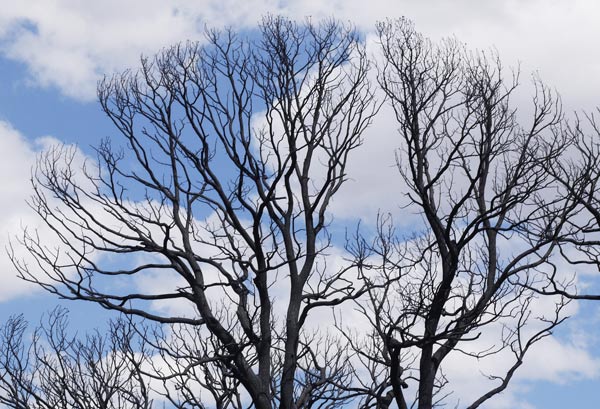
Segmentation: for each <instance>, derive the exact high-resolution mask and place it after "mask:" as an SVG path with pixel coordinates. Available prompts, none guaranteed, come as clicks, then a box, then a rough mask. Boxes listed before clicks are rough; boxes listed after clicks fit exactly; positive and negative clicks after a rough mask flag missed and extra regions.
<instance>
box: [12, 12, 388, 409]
mask: <svg viewBox="0 0 600 409" xmlns="http://www.w3.org/2000/svg"><path fill="white" fill-rule="evenodd" d="M259 31H260V33H259V35H258V36H256V37H249V38H244V37H243V36H241V35H239V34H236V33H234V32H233V31H223V32H216V31H210V32H208V33H207V35H206V38H205V42H203V43H188V44H181V45H177V46H174V47H171V48H167V49H165V50H163V51H162V52H161V53H159V54H158V55H157V56H156V57H154V58H145V59H143V61H142V67H141V69H140V70H137V71H128V72H125V73H123V74H121V75H117V76H115V77H113V78H108V79H105V80H104V81H102V83H101V84H100V85H99V90H98V95H99V100H100V104H101V106H102V109H103V110H104V112H105V113H106V115H107V116H108V118H109V119H110V120H111V121H112V122H113V123H114V125H115V126H116V128H117V129H118V131H119V134H120V135H119V138H120V140H121V141H123V142H125V143H124V145H125V146H124V148H118V147H113V143H112V142H110V141H108V140H106V141H103V142H102V143H101V144H100V145H99V146H98V147H97V148H96V152H97V157H98V158H97V159H98V165H97V167H96V166H94V165H92V164H90V163H88V164H87V165H86V166H85V167H84V169H83V173H78V172H77V170H76V167H75V166H74V165H73V163H72V161H73V153H72V152H70V151H69V150H68V149H66V148H65V149H61V148H57V149H54V150H52V151H51V152H48V153H46V154H45V155H44V156H42V157H41V158H40V160H39V162H38V166H37V169H36V171H35V175H34V190H35V194H34V196H33V199H32V201H31V206H32V207H33V208H34V209H35V210H36V211H37V213H38V214H39V215H40V217H41V218H42V219H43V220H44V221H45V223H46V224H47V226H48V227H49V228H50V229H51V230H52V231H54V232H55V233H56V242H55V243H45V242H41V241H40V239H39V237H37V236H36V234H35V233H32V232H28V231H26V232H25V233H24V235H23V237H22V238H21V242H22V243H23V244H24V245H25V247H27V249H28V250H29V251H30V252H31V254H33V255H34V257H35V258H36V260H37V261H38V265H36V266H35V268H33V266H30V265H26V264H24V263H21V262H20V260H17V259H14V262H15V265H16V266H17V268H18V270H19V272H20V274H21V275H22V276H23V278H25V279H26V280H29V281H33V282H36V283H38V284H40V285H41V286H43V287H44V288H45V289H46V290H48V291H50V292H53V293H56V294H59V295H60V296H62V297H64V298H67V299H77V300H87V301H90V302H94V303H97V304H99V305H101V306H102V307H104V308H107V309H110V310H115V311H119V312H122V313H124V314H130V315H131V314H132V315H136V316H139V317H143V318H145V319H147V320H151V321H155V322H158V323H163V324H179V325H190V326H192V327H196V328H197V330H198V331H200V329H201V331H203V332H202V333H203V334H204V335H205V336H207V337H210V340H211V342H210V343H209V344H206V347H207V348H209V349H210V351H208V352H207V354H208V355H210V356H213V357H218V363H215V365H217V366H216V367H217V368H219V370H221V371H222V373H223V374H225V375H223V376H226V377H230V378H231V377H233V378H234V379H236V380H238V381H239V382H234V383H230V384H229V385H230V387H231V388H234V389H235V388H238V387H241V388H243V391H242V390H234V391H231V396H233V395H236V394H238V395H242V396H249V397H250V399H251V400H252V402H253V404H254V406H255V407H256V408H258V409H266V408H271V407H273V406H275V405H278V406H279V407H281V408H283V409H290V408H295V407H310V406H311V404H312V403H314V402H318V404H319V406H323V405H326V402H327V400H328V399H330V398H331V405H337V404H339V402H340V400H341V399H342V397H341V396H337V394H336V393H333V394H332V393H330V392H331V391H332V390H331V384H332V383H335V382H336V381H337V380H338V378H339V377H344V376H347V375H348V372H347V371H346V372H345V371H344V370H340V368H337V367H335V366H333V367H332V366H329V367H328V366H326V364H327V365H329V364H330V363H331V362H334V361H336V362H337V363H336V365H337V364H339V365H341V364H343V363H344V360H342V359H339V358H335V359H334V358H333V357H329V355H328V353H327V352H326V351H324V350H323V351H321V350H317V349H316V346H315V345H313V344H312V343H311V339H310V337H311V335H310V334H309V333H305V332H304V331H303V327H304V325H305V323H306V321H307V318H308V317H309V315H311V314H313V310H315V309H317V308H318V307H321V308H328V307H330V306H332V305H336V304H339V303H341V302H343V301H345V300H347V299H349V298H352V297H354V296H355V293H356V292H357V289H356V288H354V285H353V284H351V283H352V278H351V277H350V276H349V275H350V274H354V272H353V270H352V269H351V267H348V268H346V269H343V270H341V271H335V272H331V271H329V270H327V271H326V270H324V266H325V265H326V262H325V261H324V260H325V257H326V255H325V251H326V249H327V248H328V247H329V246H330V238H329V233H328V231H327V227H328V224H329V223H330V216H329V215H328V213H327V210H328V206H329V204H330V202H331V200H332V197H333V196H334V195H335V194H336V192H337V191H338V189H339V188H340V186H341V185H342V184H343V183H344V181H345V180H346V177H347V176H346V172H345V169H346V163H347V161H348V159H349V157H350V156H351V154H352V151H353V150H354V149H355V148H356V147H358V146H359V145H360V144H361V135H362V133H363V131H364V130H365V128H366V127H367V126H368V124H369V123H370V121H371V118H372V117H373V115H374V114H375V111H376V108H377V106H376V105H375V102H374V98H373V90H372V86H371V84H370V83H369V81H368V78H367V72H368V69H369V62H368V59H367V57H366V55H365V49H364V45H363V43H362V40H361V39H360V37H359V35H358V34H357V33H356V32H354V30H353V29H352V28H351V27H346V26H344V25H342V24H340V23H338V22H335V21H327V22H323V23H320V24H313V23H311V22H306V23H305V24H297V23H294V22H292V21H289V20H286V19H284V18H279V17H267V18H265V19H264V20H263V22H262V24H261V25H260V30H259ZM130 159H133V162H134V164H132V162H131V161H129V160H130ZM40 272H42V274H40ZM346 276H348V278H347V279H346ZM315 277H318V281H319V282H318V284H316V285H312V284H311V285H310V286H309V285H308V283H309V282H314V281H315ZM151 278H158V279H159V280H160V282H161V286H160V289H158V290H156V289H147V288H144V283H145V282H146V280H150V279H151ZM349 283H350V284H349ZM174 305H176V306H178V307H177V308H180V307H181V308H184V307H187V308H188V310H187V312H185V313H173V312H172V311H173V309H170V308H171V307H170V306H174ZM181 308H180V309H179V310H181ZM165 311H166V312H165ZM199 359H204V356H202V357H199ZM205 386H206V387H209V388H210V385H208V384H207V385H205ZM220 387H221V386H220ZM213 392H215V393H217V394H219V393H221V392H219V391H213ZM334 392H335V391H334ZM246 404H247V402H246Z"/></svg>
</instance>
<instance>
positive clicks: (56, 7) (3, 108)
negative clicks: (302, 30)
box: [0, 0, 600, 409]
mask: <svg viewBox="0 0 600 409" xmlns="http://www.w3.org/2000/svg"><path fill="white" fill-rule="evenodd" d="M13 3H17V4H13ZM363 4H364V2H362V1H359V0H347V1H343V0H339V1H331V2H319V1H312V0H298V1H293V2H292V1H290V2H285V1H275V0H273V1H260V0H249V1H244V2H241V1H238V0H222V1H213V0H205V1H202V2H200V1H184V0H168V1H163V0H125V1H123V0H120V1H117V0H106V1H102V2H89V1H69V0H54V1H46V0H21V1H19V2H11V1H8V0H0V6H2V14H1V15H0V155H2V156H3V159H2V163H1V164H0V171H1V172H0V189H3V191H2V193H0V245H1V246H2V247H4V246H6V245H7V238H8V237H12V236H14V235H15V234H18V229H19V226H21V225H28V226H34V225H36V223H37V221H36V219H35V218H34V217H33V216H32V214H31V212H29V211H28V210H27V208H26V205H25V203H24V201H25V199H26V198H27V196H28V194H29V192H30V185H29V182H28V179H29V176H30V169H31V166H32V165H33V163H34V160H35V155H36V153H37V152H39V151H40V150H42V149H44V147H45V146H48V144H51V143H57V142H62V143H66V144H76V145H77V146H78V147H79V149H80V150H81V154H82V155H90V154H92V150H91V148H90V146H93V145H95V144H97V143H98V142H99V141H100V139H101V138H103V137H106V136H111V135H112V136H114V135H116V132H115V130H114V129H113V128H112V126H111V124H110V123H109V121H108V120H107V119H106V118H105V116H104V115H103V113H102V112H101V110H100V108H99V105H98V104H97V103H96V101H95V86H96V82H97V81H98V79H100V78H101V77H102V75H104V74H110V73H113V72H118V71H121V70H123V69H126V68H128V67H135V65H136V64H137V60H138V58H139V55H140V54H142V53H143V54H152V53H153V52H155V51H157V50H159V49H160V48H161V47H164V46H166V45H169V44H173V43H175V42H177V41H182V40H187V39H192V40H193V39H199V38H200V37H201V33H202V31H203V27H204V25H205V24H207V25H209V26H223V25H232V26H234V27H239V28H244V29H248V28H250V29H251V28H252V26H253V25H254V24H255V23H256V21H258V20H259V18H260V16H261V15H262V14H264V13H267V12H272V13H282V14H285V15H288V16H290V17H293V18H299V19H302V18H304V17H305V16H312V18H320V17H328V16H335V17H337V18H339V19H342V20H350V21H353V22H354V23H355V24H356V25H357V27H358V28H359V29H360V30H362V31H364V33H365V34H366V35H367V36H368V34H369V33H370V32H371V31H372V30H373V25H374V22H375V21H376V20H377V19H381V18H386V17H390V18H394V17H399V16H402V15H405V16H407V17H408V18H411V19H413V20H414V21H415V22H416V25H417V29H418V30H420V31H422V32H424V33H425V34H426V35H428V36H431V37H432V38H434V39H435V38H441V37H443V36H448V35H455V36H456V37H457V38H458V39H459V40H462V41H464V42H466V43H467V44H468V45H469V46H470V47H472V48H480V49H487V48H490V47H495V48H496V49H497V50H498V52H499V54H500V56H501V57H502V58H503V61H504V62H505V63H506V65H516V64H520V67H521V72H522V80H523V82H524V83H526V82H527V80H528V76H529V74H530V73H531V72H534V71H536V72H539V75H540V76H541V78H542V79H543V80H544V81H545V82H546V83H548V84H549V85H550V86H551V87H554V88H556V89H557V90H558V91H559V92H560V94H561V95H562V98H563V102H564V107H565V110H566V111H568V112H569V111H572V110H575V109H585V110H588V111H589V110H591V109H593V108H594V107H595V106H596V105H600V99H598V97H597V95H598V94H599V92H600V52H599V51H598V49H597V40H598V38H600V26H599V25H598V24H597V21H598V19H599V18H600V5H596V2H593V1H591V0H587V1H585V0H574V1H566V0H563V1H558V0H530V1H525V0H509V1H503V2H500V1H496V2H493V1H481V0H456V1H443V0H429V1H407V0H397V1H394V2H386V1H379V0H372V1H369V2H368V5H369V7H368V8H367V7H365V6H364V5H363ZM526 90H527V88H526V87H525V95H526V94H527V91H526ZM525 100H526V99H525V96H523V99H522V101H521V100H519V101H518V103H523V104H524V101H525ZM526 109H527V107H526V106H525V105H524V106H523V110H526ZM383 116H384V117H383V118H381V119H378V120H377V122H376V123H375V124H374V126H373V129H372V130H371V131H370V132H371V133H372V134H377V133H385V132H390V131H392V130H393V129H394V127H393V125H392V122H391V121H386V118H385V110H384V112H383ZM393 147H394V146H393V145H390V142H389V141H386V140H381V139H377V138H373V142H370V143H369V144H367V145H366V146H365V147H364V149H362V151H361V152H360V153H358V156H359V158H357V159H356V161H357V162H358V163H362V164H364V163H366V161H368V160H369V159H368V158H371V157H380V156H379V155H382V154H384V153H389V152H392V151H393ZM360 158H362V160H361V159H360ZM370 163H372V162H370ZM392 164H393V156H389V157H388V160H387V162H386V161H385V160H381V161H379V163H372V165H370V166H364V165H362V166H359V167H357V168H356V169H355V173H354V178H355V179H356V180H357V181H358V182H359V183H360V181H361V180H363V181H364V180H371V181H373V180H376V182H375V183H370V184H369V187H368V188H369V189H370V191H369V192H368V194H364V195H363V196H365V197H366V196H368V197H369V198H370V200H369V201H368V202H367V201H364V202H361V201H360V200H353V201H350V202H352V207H348V206H343V205H338V207H337V208H336V209H335V211H336V212H337V213H338V214H340V215H342V216H343V215H344V214H346V215H347V214H351V213H352V214H359V215H365V217H367V215H369V214H373V213H374V212H375V211H376V210H377V209H376V208H375V207H374V206H380V207H384V208H385V207H386V206H392V207H393V206H394V205H393V204H392V203H389V202H388V201H386V200H387V198H388V197H389V196H390V195H389V191H388V190H387V189H386V188H385V186H387V185H388V181H389V180H388V179H387V178H388V177H392V176H388V175H389V169H390V168H391V167H392V166H391V165H392ZM346 194H348V195H351V194H352V192H351V191H349V192H346ZM340 202H341V203H347V202H345V201H343V200H342V201H340ZM0 275H1V277H2V278H1V282H2V285H1V286H0V321H4V320H5V319H6V318H7V317H8V316H9V315H11V314H15V313H20V312H23V313H24V314H25V315H26V317H27V318H28V319H30V320H31V321H37V320H38V319H39V316H40V315H41V314H42V312H44V311H45V310H47V309H48V308H52V307H53V306H54V305H56V304H57V303H59V300H57V299H56V298H55V297H53V296H51V295H48V294H45V293H43V292H41V291H40V290H39V289H37V288H35V287H31V286H28V285H25V284H23V283H22V282H21V281H19V280H18V279H16V278H15V277H14V275H15V272H14V269H13V268H12V267H11V264H10V262H9V261H8V258H7V257H6V256H5V255H4V254H0ZM589 279H593V277H592V278H589ZM66 305H67V306H69V307H70V308H71V310H72V314H71V318H72V323H73V326H74V327H75V328H77V329H80V330H82V331H83V330H84V329H85V328H90V327H94V326H95V325H96V324H97V323H99V322H103V320H105V318H106V317H107V316H108V314H107V313H106V312H104V311H99V309H98V307H94V306H89V305H86V304H85V303H67V304H66ZM598 339H600V304H598V305H592V304H588V305H582V304H580V305H578V308H577V309H576V310H575V314H574V317H573V319H572V320H571V321H570V322H568V323H567V325H565V326H564V327H563V328H561V329H559V330H558V331H557V334H556V337H555V338H554V340H552V342H547V343H544V344H543V345H540V352H539V354H538V355H535V356H534V357H533V358H532V360H531V363H529V364H527V365H526V366H525V367H524V368H523V371H522V372H523V374H522V375H521V376H519V377H517V379H516V380H515V382H514V384H513V385H512V388H509V390H508V391H507V392H505V393H504V394H503V396H502V397H501V398H500V399H498V400H497V402H496V403H494V404H490V406H489V407H490V408H493V407H499V408H501V407H513V408H523V409H526V408H549V409H553V408H563V407H589V406H588V405H591V404H592V403H591V402H594V401H595V396H596V395H597V388H598V386H599V385H600V342H599V341H598ZM461 379H462V378H461ZM464 380H465V381H468V378H464ZM458 389H459V390H460V389H461V388H458ZM459 393H460V392H459Z"/></svg>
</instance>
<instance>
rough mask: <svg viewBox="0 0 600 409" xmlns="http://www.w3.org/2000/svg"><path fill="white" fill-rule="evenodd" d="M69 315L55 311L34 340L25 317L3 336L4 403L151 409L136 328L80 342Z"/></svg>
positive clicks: (0, 382) (54, 408) (0, 388)
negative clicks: (135, 351) (134, 341)
mask: <svg viewBox="0 0 600 409" xmlns="http://www.w3.org/2000/svg"><path fill="white" fill-rule="evenodd" d="M67 326H68V320H67V315H66V311H65V310H63V309H55V310H54V311H52V312H51V313H49V315H48V317H47V321H46V322H44V323H42V324H40V326H38V327H37V328H36V329H35V331H34V332H33V333H32V334H29V333H28V332H27V331H26V330H27V322H26V321H25V320H24V319H23V317H22V316H18V317H14V318H11V319H10V320H9V321H8V322H7V323H6V324H5V325H4V326H3V327H2V330H1V331H2V332H1V333H0V342H1V344H2V349H1V354H0V403H2V404H4V405H6V406H7V407H10V408H15V409H25V408H27V409H29V408H31V409H34V408H35V409H58V408H60V409H70V408H82V409H83V408H85V409H109V408H132V409H149V408H151V407H152V400H151V399H150V396H149V385H148V382H147V379H145V378H144V377H143V376H142V373H141V372H140V371H138V370H137V368H138V367H139V365H141V363H142V362H141V361H142V360H143V359H146V357H145V356H144V355H143V354H141V355H140V354H133V353H132V350H131V349H130V346H131V340H132V338H133V337H134V336H135V331H134V330H133V327H132V326H131V325H129V323H128V322H127V321H126V320H117V321H114V322H112V323H111V324H110V327H109V331H108V335H102V334H100V333H99V332H96V333H93V334H91V335H88V336H87V337H86V338H85V339H83V340H79V339H77V338H76V337H75V336H72V335H69V330H68V328H67Z"/></svg>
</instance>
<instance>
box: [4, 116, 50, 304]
mask: <svg viewBox="0 0 600 409" xmlns="http://www.w3.org/2000/svg"><path fill="white" fill-rule="evenodd" d="M47 143H51V140H50V139H43V140H39V141H38V143H37V144H31V143H28V142H27V141H26V140H25V139H24V138H23V136H21V135H20V134H19V132H17V131H16V130H15V129H13V128H12V127H11V126H10V125H9V124H8V123H6V122H0V152H2V155H3V157H2V160H1V161H0V186H2V188H1V192H2V193H1V194H0V209H2V212H0V249H1V253H0V277H1V280H2V286H0V302H1V301H6V300H8V299H11V298H16V297H18V296H20V295H23V294H26V293H29V292H31V291H34V290H35V289H36V287H34V286H32V285H30V284H28V283H26V282H25V281H23V280H21V279H19V278H18V277H17V275H16V271H15V268H14V267H13V265H12V263H11V262H10V259H9V258H8V255H7V253H6V251H5V249H6V248H7V247H8V246H9V240H12V241H14V240H15V237H14V236H15V234H17V232H18V231H20V229H21V228H22V227H23V226H26V225H27V226H31V227H32V228H35V227H36V226H37V225H38V224H39V222H38V220H37V217H36V215H35V214H34V212H33V211H32V210H31V209H30V208H29V207H28V206H27V204H26V202H25V201H26V199H28V198H29V196H30V194H31V184H30V183H29V178H30V175H31V167H32V166H33V164H34V160H35V157H36V152H37V151H38V150H39V149H40V148H42V147H43V146H44V145H46V144H47ZM17 251H18V250H17Z"/></svg>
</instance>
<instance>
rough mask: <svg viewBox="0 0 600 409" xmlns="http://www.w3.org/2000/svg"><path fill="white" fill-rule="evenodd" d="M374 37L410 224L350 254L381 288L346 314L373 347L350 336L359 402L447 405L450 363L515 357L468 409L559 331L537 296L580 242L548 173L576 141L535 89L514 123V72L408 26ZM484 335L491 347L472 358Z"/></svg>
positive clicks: (571, 201) (385, 225)
mask: <svg viewBox="0 0 600 409" xmlns="http://www.w3.org/2000/svg"><path fill="white" fill-rule="evenodd" d="M377 28H378V34H379V40H380V45H381V51H382V57H381V61H380V63H379V84H380V86H381V88H382V90H383V91H384V92H385V93H386V95H387V98H388V101H389V103H390V104H391V106H392V108H393V112H394V113H395V118H396V122H397V127H398V128H397V129H398V133H397V137H398V138H399V142H398V145H399V149H398V152H397V167H398V170H399V174H400V177H401V178H400V181H399V182H398V183H402V186H403V187H404V188H405V191H406V198H405V200H403V201H402V204H403V209H404V212H405V213H406V214H407V215H409V214H416V215H419V217H417V218H415V219H414V220H413V221H412V223H411V227H410V228H409V230H410V231H411V232H412V233H407V232H406V230H404V232H403V234H401V235H399V234H398V233H396V232H394V229H393V227H392V226H391V222H390V221H389V220H387V219H386V218H385V217H382V218H380V223H379V229H378V230H379V234H378V236H377V237H376V238H375V239H374V240H373V241H368V240H366V239H357V240H355V243H350V244H349V249H350V251H351V252H353V253H354V254H355V255H356V257H357V259H360V260H367V262H368V264H369V267H370V269H371V271H377V273H373V274H370V275H368V276H365V278H364V279H363V280H364V281H365V282H366V283H367V284H368V285H369V286H371V287H373V284H374V283H389V285H386V286H384V287H381V288H377V289H375V290H370V291H369V292H368V296H367V297H366V299H361V300H360V301H357V303H356V305H357V308H358V309H360V310H361V311H362V312H363V315H364V317H365V319H366V321H367V322H369V325H370V327H371V332H370V334H368V336H370V337H372V338H373V339H375V340H377V341H378V342H379V345H380V347H379V348H373V347H369V345H368V344H365V341H364V339H361V338H360V337H355V336H351V335H349V336H348V339H349V341H350V342H351V343H352V345H353V346H354V349H355V350H356V351H357V353H358V354H359V355H362V362H363V366H364V367H365V370H366V371H367V372H368V373H370V374H371V379H368V378H365V379H366V382H365V383H364V384H363V385H362V386H361V388H362V390H363V392H364V394H365V395H364V396H365V398H364V399H363V402H364V403H365V406H368V407H387V406H388V405H389V404H390V403H391V401H390V399H389V398H390V397H393V398H394V399H395V401H396V404H397V406H398V407H400V408H406V407H408V406H414V407H418V408H419V409H431V408H432V407H435V406H437V404H438V403H441V402H442V401H443V400H444V398H445V397H446V396H447V395H448V393H449V392H451V389H452V388H451V382H450V385H449V384H448V383H449V380H448V379H447V378H446V377H445V376H444V373H443V372H441V371H442V370H443V362H444V360H445V359H446V358H447V357H448V356H449V355H451V354H462V356H464V357H465V358H464V359H465V360H468V359H469V357H471V358H484V357H486V356H488V355H491V354H504V355H503V356H506V357H507V358H510V357H511V356H512V359H513V363H512V365H509V366H508V367H507V369H506V372H505V373H502V374H497V373H496V374H487V376H488V377H489V379H490V380H492V381H495V382H496V383H495V385H493V386H492V388H491V390H489V391H488V392H487V393H485V394H483V396H481V397H480V398H478V399H475V400H474V402H472V404H470V405H468V406H467V405H465V407H469V408H476V407H479V406H480V405H481V404H482V403H483V402H485V401H486V400H488V399H489V398H491V397H492V396H494V395H495V394H497V393H499V392H501V391H502V390H504V389H505V388H506V387H507V385H508V383H509V381H510V380H511V378H512V376H513V374H514V373H515V371H516V369H517V368H518V367H519V366H520V365H521V364H522V363H523V359H524V356H525V354H526V353H527V352H528V351H529V350H530V348H531V347H532V345H533V344H535V343H536V342H538V341H539V340H541V339H543V338H544V337H546V336H548V335H550V334H551V333H552V330H553V329H554V328H555V327H556V326H557V325H559V324H560V323H561V322H562V321H563V320H564V319H565V314H564V313H562V311H563V309H564V307H565V305H566V304H567V303H568V300H569V299H568V297H565V295H566V294H564V293H562V292H558V291H554V292H551V291H544V289H546V290H547V289H548V288H553V286H554V285H555V284H557V283H560V282H561V280H562V279H564V277H565V276H566V275H570V274H571V272H566V271H561V269H560V268H558V267H557V264H558V260H557V258H561V253H562V251H561V249H562V248H563V246H565V245H568V244H569V243H572V240H574V239H575V238H576V237H577V235H578V234H580V233H581V228H580V227H579V226H577V225H576V224H575V223H574V220H575V219H576V217H577V212H578V208H579V207H580V206H581V204H580V203H579V202H581V200H580V199H578V198H577V197H576V196H574V195H573V194H569V193H568V192H567V194H564V193H565V192H566V191H565V189H558V184H557V181H556V178H555V177H553V176H552V175H551V174H550V173H549V172H548V163H551V162H556V161H560V160H562V159H563V158H564V156H565V154H566V152H567V150H568V149H567V148H568V147H569V146H571V144H572V143H573V139H572V138H571V137H570V136H569V135H568V133H566V132H565V129H564V120H563V115H562V113H561V107H560V101H559V99H558V98H557V97H556V96H555V95H553V93H552V92H550V90H549V89H548V88H547V87H545V86H544V85H543V84H542V83H541V82H540V81H538V80H535V81H534V85H535V87H534V88H535V95H534V97H533V100H532V104H531V105H532V106H531V108H532V109H531V110H532V113H531V115H530V116H529V117H528V118H527V117H525V118H523V115H521V116H520V117H519V120H517V112H516V109H515V108H514V106H513V104H512V102H511V100H510V98H511V96H512V95H513V93H514V91H515V89H516V88H517V86H518V73H515V72H507V71H506V70H503V67H502V64H501V62H500V60H499V59H498V57H497V56H496V55H495V54H494V53H483V52H469V51H467V50H466V49H465V48H464V47H463V46H462V45H461V44H459V43H458V42H457V41H456V40H452V39H450V40H444V41H442V42H440V43H439V44H434V43H432V42H430V41H429V40H428V39H426V38H424V37H423V36H422V35H421V34H419V33H418V32H416V31H415V29H414V27H413V25H412V23H411V22H409V21H407V20H405V19H400V20H397V21H387V22H383V23H381V24H379V25H378V27H377ZM592 178H594V180H597V174H594V175H593V176H592ZM563 184H565V185H568V184H569V182H565V183H563ZM586 244H589V243H586ZM561 277H562V278H561ZM540 294H546V295H552V297H553V298H552V304H553V305H554V308H551V309H550V310H549V311H547V310H546V311H542V312H539V311H537V312H536V309H535V304H536V302H537V298H538V297H539V296H540ZM490 331H495V332H490ZM486 333H492V334H494V333H495V334H496V335H495V339H494V342H493V343H491V344H489V345H488V346H485V347H481V346H480V347H479V348H480V349H477V348H476V347H475V346H474V345H476V344H475V341H477V340H480V339H481V337H482V336H485V334H486ZM372 344H373V343H371V345H372ZM374 344H377V342H376V341H375V342H374ZM384 374H385V375H384ZM450 381H451V380H450ZM406 387H408V388H407V389H405V388H406ZM375 392H377V394H376V393H375ZM406 393H410V395H406ZM386 397H387V398H386ZM384 398H385V399H384Z"/></svg>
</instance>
